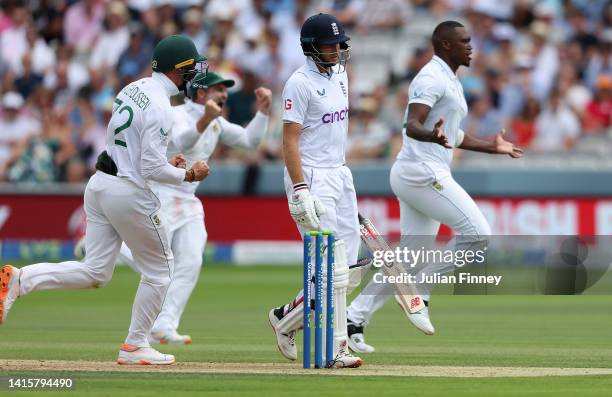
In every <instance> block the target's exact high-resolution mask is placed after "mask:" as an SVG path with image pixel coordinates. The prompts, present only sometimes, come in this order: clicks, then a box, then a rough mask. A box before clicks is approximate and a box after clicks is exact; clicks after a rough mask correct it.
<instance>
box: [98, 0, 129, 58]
mask: <svg viewBox="0 0 612 397" xmlns="http://www.w3.org/2000/svg"><path fill="white" fill-rule="evenodd" d="M127 19H128V12H127V7H126V6H125V4H123V3H122V2H121V1H119V0H113V1H111V2H110V3H108V5H107V6H106V29H104V31H102V32H101V33H100V35H99V36H98V38H97V40H96V44H95V46H94V48H93V51H92V52H91V56H90V57H89V66H90V67H91V68H93V69H100V68H104V69H114V68H115V66H116V65H117V62H118V61H119V57H120V56H121V54H122V53H123V52H124V51H125V49H126V48H127V47H128V45H129V42H130V32H129V30H128V27H127Z"/></svg>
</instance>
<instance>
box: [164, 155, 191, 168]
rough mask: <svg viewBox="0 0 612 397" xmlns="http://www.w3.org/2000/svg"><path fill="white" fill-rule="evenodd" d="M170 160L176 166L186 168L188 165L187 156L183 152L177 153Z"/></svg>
mask: <svg viewBox="0 0 612 397" xmlns="http://www.w3.org/2000/svg"><path fill="white" fill-rule="evenodd" d="M168 162H169V163H170V164H172V165H173V166H175V167H176V168H182V169H185V168H186V167H187V160H185V156H183V155H182V154H177V155H176V156H174V157H172V158H171V159H170V161H168Z"/></svg>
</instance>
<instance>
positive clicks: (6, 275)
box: [0, 265, 15, 324]
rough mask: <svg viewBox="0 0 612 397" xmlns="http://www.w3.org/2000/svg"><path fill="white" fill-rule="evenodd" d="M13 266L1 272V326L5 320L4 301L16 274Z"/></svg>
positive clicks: (7, 266)
mask: <svg viewBox="0 0 612 397" xmlns="http://www.w3.org/2000/svg"><path fill="white" fill-rule="evenodd" d="M14 271H15V270H14V269H13V266H11V265H5V266H4V267H2V269H1V270H0V324H2V319H3V318H4V301H5V299H6V296H7V295H8V291H9V284H10V282H11V278H12V277H13V273H14Z"/></svg>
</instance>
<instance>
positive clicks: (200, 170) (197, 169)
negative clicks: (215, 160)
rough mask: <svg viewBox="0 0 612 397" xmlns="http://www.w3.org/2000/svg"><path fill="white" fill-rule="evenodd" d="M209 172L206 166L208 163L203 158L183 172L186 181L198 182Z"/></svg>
mask: <svg viewBox="0 0 612 397" xmlns="http://www.w3.org/2000/svg"><path fill="white" fill-rule="evenodd" d="M209 173H210V169H209V168H208V164H206V161H204V160H198V161H196V162H195V163H193V165H192V166H191V168H190V169H189V171H187V173H186V174H185V180H186V181H187V182H199V181H201V180H203V179H204V178H206V177H207V176H208V174H209Z"/></svg>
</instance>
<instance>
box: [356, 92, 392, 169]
mask: <svg viewBox="0 0 612 397" xmlns="http://www.w3.org/2000/svg"><path fill="white" fill-rule="evenodd" d="M379 110H380V109H379V105H378V102H377V101H376V100H375V99H374V98H372V97H365V98H362V99H361V100H360V101H359V104H358V106H357V108H356V111H355V113H354V114H353V115H351V118H350V119H349V120H350V123H351V126H350V128H349V136H348V141H347V150H346V158H347V159H349V160H368V159H379V158H381V157H383V155H384V154H385V150H386V149H388V144H389V140H390V139H391V130H390V129H389V128H388V127H387V126H386V125H385V124H384V123H383V122H381V121H380V120H377V118H376V115H377V114H378V112H379Z"/></svg>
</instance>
